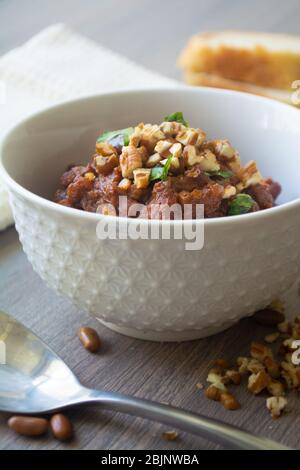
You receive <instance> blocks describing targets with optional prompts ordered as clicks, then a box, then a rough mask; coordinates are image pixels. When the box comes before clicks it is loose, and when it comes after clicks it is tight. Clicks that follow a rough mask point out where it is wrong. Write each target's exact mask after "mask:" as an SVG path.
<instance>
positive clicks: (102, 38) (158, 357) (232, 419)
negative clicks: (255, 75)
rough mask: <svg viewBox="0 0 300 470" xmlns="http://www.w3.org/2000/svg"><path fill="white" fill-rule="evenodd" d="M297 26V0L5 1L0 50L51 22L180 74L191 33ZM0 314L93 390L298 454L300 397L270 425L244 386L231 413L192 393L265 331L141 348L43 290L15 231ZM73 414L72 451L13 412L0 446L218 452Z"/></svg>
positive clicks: (244, 326)
mask: <svg viewBox="0 0 300 470" xmlns="http://www.w3.org/2000/svg"><path fill="white" fill-rule="evenodd" d="M299 20H300V3H299V1H298V0H285V1H284V2H282V1H281V0H272V1H269V0H244V1H243V2H241V1H240V0H210V1H209V2H208V1H207V0H185V1H184V2H183V1H180V0H164V1H161V0H152V1H151V0H126V1H125V0H102V1H101V2H99V1H96V0H84V1H83V0H59V1H58V0H51V1H50V0H46V1H44V2H40V1H39V0H27V1H26V2H25V1H22V2H21V1H20V0H1V1H0V54H2V53H4V52H6V51H8V50H10V49H11V48H13V47H16V46H18V45H21V44H22V43H23V42H24V41H25V40H26V39H28V38H29V37H30V36H32V35H33V34H35V33H37V32H38V31H39V30H41V29H42V28H44V27H46V26H47V25H50V24H52V23H55V22H67V23H68V24H69V25H71V26H72V27H74V28H76V29H77V30H78V31H81V32H82V33H84V34H86V35H87V36H89V37H91V38H93V39H95V40H97V41H99V42H100V43H102V44H104V45H106V46H108V47H110V48H111V49H113V50H115V51H118V52H120V53H122V54H124V55H126V56H127V57H129V58H131V59H133V60H135V61H137V62H139V63H142V64H144V65H145V66H147V67H148V68H150V69H153V70H157V71H159V72H161V73H164V74H165V75H168V76H170V77H179V74H178V71H177V70H176V67H175V59H176V56H177V53H178V51H179V50H180V48H181V47H182V46H183V45H184V43H185V42H186V40H187V39H188V37H189V36H190V35H191V34H192V33H195V32H197V31H200V30H203V31H204V30H209V29H211V30H213V29H226V28H235V29H249V30H266V31H278V32H290V33H298V32H299ZM299 78H300V77H299ZM0 308H1V309H3V310H6V311H7V312H10V313H11V314H12V315H14V316H15V317H16V318H17V319H19V320H21V321H22V322H23V323H24V324H25V325H27V326H28V327H30V328H32V329H33V330H34V331H35V332H36V333H37V334H38V335H40V336H41V337H42V338H43V339H44V340H45V341H46V342H48V343H49V345H50V346H51V347H52V348H53V349H54V350H55V351H57V353H58V354H60V355H61V357H62V358H63V359H64V360H65V361H66V362H67V364H68V365H69V366H70V367H71V368H72V369H73V370H74V372H75V373H76V374H77V375H78V377H79V379H80V380H81V381H82V382H83V383H84V384H85V385H87V386H90V387H98V388H103V389H105V390H114V391H119V392H124V393H127V394H132V395H136V396H138V397H146V398H150V399H152V400H158V401H161V402H167V403H171V404H173V405H176V406H180V407H183V408H186V409H188V410H192V411H194V412H198V413H203V414H205V415H206V416H211V417H215V418H218V419H221V420H224V421H226V422H228V423H231V424H235V425H238V426H241V427H243V428H244V429H247V430H248V431H251V432H253V433H255V434H261V435H264V436H267V437H269V438H273V439H276V440H278V441H280V442H282V443H285V444H287V445H289V446H292V447H298V448H300V443H299V437H298V433H297V432H296V430H297V428H298V426H300V412H299V401H298V402H297V401H296V400H297V398H296V397H294V398H291V399H290V409H291V411H290V413H287V414H286V415H285V416H283V417H282V418H281V419H279V420H277V421H272V420H271V418H270V417H269V414H268V412H267V410H266V408H265V397H259V398H254V397H253V396H250V395H249V394H248V393H247V392H246V390H245V388H246V387H245V386H243V387H238V388H237V389H236V395H237V397H238V398H239V400H240V402H241V403H242V408H241V409H240V410H238V411H234V412H229V411H225V410H223V408H222V406H221V405H220V404H219V403H215V402H211V401H208V400H206V399H205V398H204V397H203V392H202V391H199V390H197V388H196V384H197V383H198V382H202V383H205V377H206V372H207V368H208V366H209V364H210V363H211V362H212V361H213V359H214V358H218V357H227V358H229V359H232V360H233V359H234V358H235V357H236V356H238V355H242V354H246V353H247V351H248V348H249V344H250V342H251V340H253V339H255V338H256V339H262V338H263V337H264V336H265V334H266V332H268V330H266V329H264V328H262V327H258V326H256V325H255V324H254V323H253V322H252V321H251V320H243V321H242V322H241V323H240V324H239V325H236V326H235V327H233V328H231V329H230V330H228V331H226V332H224V333H221V334H219V335H216V336H214V337H211V338H207V339H204V340H200V341H194V342H189V343H187V342H186V343H182V344H172V343H169V344H167V343H165V344H160V343H151V342H142V341H138V340H135V339H131V338H127V337H124V336H121V335H118V334H116V333H113V332H111V331H109V330H108V329H106V328H105V327H103V326H101V325H100V324H99V323H98V322H97V321H96V320H95V319H93V318H90V317H89V316H88V315H87V314H86V313H85V312H82V311H78V310H77V309H76V308H74V307H73V306H72V305H71V304H70V303H69V301H68V300H66V299H64V298H61V297H59V296H58V295H56V294H55V293H54V292H53V291H51V290H50V289H48V288H47V287H46V286H45V285H44V283H43V282H42V281H41V279H40V278H39V277H38V276H37V275H36V274H35V273H34V272H33V270H32V268H31V266H30V264H29V262H28V261H27V259H26V257H25V255H24V253H23V252H22V248H21V246H20V243H19V241H18V236H17V233H16V231H15V230H14V228H10V229H9V230H6V231H4V232H2V233H0ZM83 324H88V325H90V326H92V327H95V328H96V329H97V330H98V332H99V334H100V336H101V338H102V339H103V343H104V347H103V349H102V351H101V352H100V353H99V354H98V355H91V354H89V353H88V352H87V351H85V350H84V349H83V348H82V347H81V346H80V344H79V341H78V338H77V329H78V328H79V327H80V326H81V325H83ZM298 400H299V399H298ZM297 405H298V406H297ZM69 415H70V417H71V418H72V420H73V422H74V425H75V429H76V438H75V440H74V441H73V442H72V443H70V444H67V445H65V444H60V443H58V442H57V441H54V440H53V439H51V438H50V437H49V438H39V439H37V440H30V439H27V438H23V437H18V436H15V435H14V434H13V433H12V432H11V431H10V430H8V429H7V426H6V420H7V416H6V415H0V448H1V449H41V448H42V449H63V448H68V449H71V448H83V449H216V448H218V447H217V446H215V445H213V444H212V443H209V442H207V441H205V440H202V439H199V438H196V437H193V436H191V435H188V434H184V433H180V436H179V438H178V440H177V441H175V442H166V441H164V440H162V438H161V432H162V431H163V430H165V429H166V428H165V427H163V426H161V425H158V424H154V423H150V422H148V421H144V420H141V419H134V418H131V417H126V416H124V415H121V414H116V413H110V412H104V411H100V410H99V409H96V408H89V409H85V410H84V409H77V410H73V411H70V412H69Z"/></svg>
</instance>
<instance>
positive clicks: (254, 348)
mask: <svg viewBox="0 0 300 470" xmlns="http://www.w3.org/2000/svg"><path fill="white" fill-rule="evenodd" d="M250 354H251V356H252V357H253V358H254V359H257V360H258V361H261V362H263V360H264V359H265V358H266V357H273V353H272V350H271V349H270V348H269V347H268V346H266V345H265V344H262V343H257V342H255V341H253V343H251V347H250Z"/></svg>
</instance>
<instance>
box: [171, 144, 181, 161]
mask: <svg viewBox="0 0 300 470" xmlns="http://www.w3.org/2000/svg"><path fill="white" fill-rule="evenodd" d="M169 152H170V154H171V155H173V157H175V158H180V157H181V155H182V145H181V144H180V143H179V142H177V143H176V144H173V145H172V146H171V147H170V148H169Z"/></svg>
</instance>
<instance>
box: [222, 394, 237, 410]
mask: <svg viewBox="0 0 300 470" xmlns="http://www.w3.org/2000/svg"><path fill="white" fill-rule="evenodd" d="M220 401H221V403H222V405H223V406H224V408H226V410H238V409H239V408H240V407H241V405H240V403H239V402H238V400H237V399H236V398H235V397H234V396H233V395H232V394H231V393H229V392H222V393H221V398H220Z"/></svg>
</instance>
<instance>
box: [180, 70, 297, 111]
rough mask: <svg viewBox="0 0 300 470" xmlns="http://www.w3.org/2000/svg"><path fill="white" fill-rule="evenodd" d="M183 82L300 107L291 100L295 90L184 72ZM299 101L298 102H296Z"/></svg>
mask: <svg viewBox="0 0 300 470" xmlns="http://www.w3.org/2000/svg"><path fill="white" fill-rule="evenodd" d="M184 80H185V82H186V83H187V84H189V85H196V86H208V87H213V88H225V89H227V90H235V91H243V92H245V93H252V94H254V95H260V96H266V97H267V98H273V99H276V100H279V101H283V102H284V103H288V104H293V105H294V106H297V107H300V103H296V101H295V100H292V96H293V93H294V92H295V90H292V89H291V90H290V91H287V90H278V89H275V88H267V87H260V86H257V85H251V84H248V83H245V82H238V81H236V80H228V79H226V78H222V77H218V76H216V75H211V74H208V73H200V72H198V73H196V72H186V73H185V76H184ZM298 101H300V100H298Z"/></svg>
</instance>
